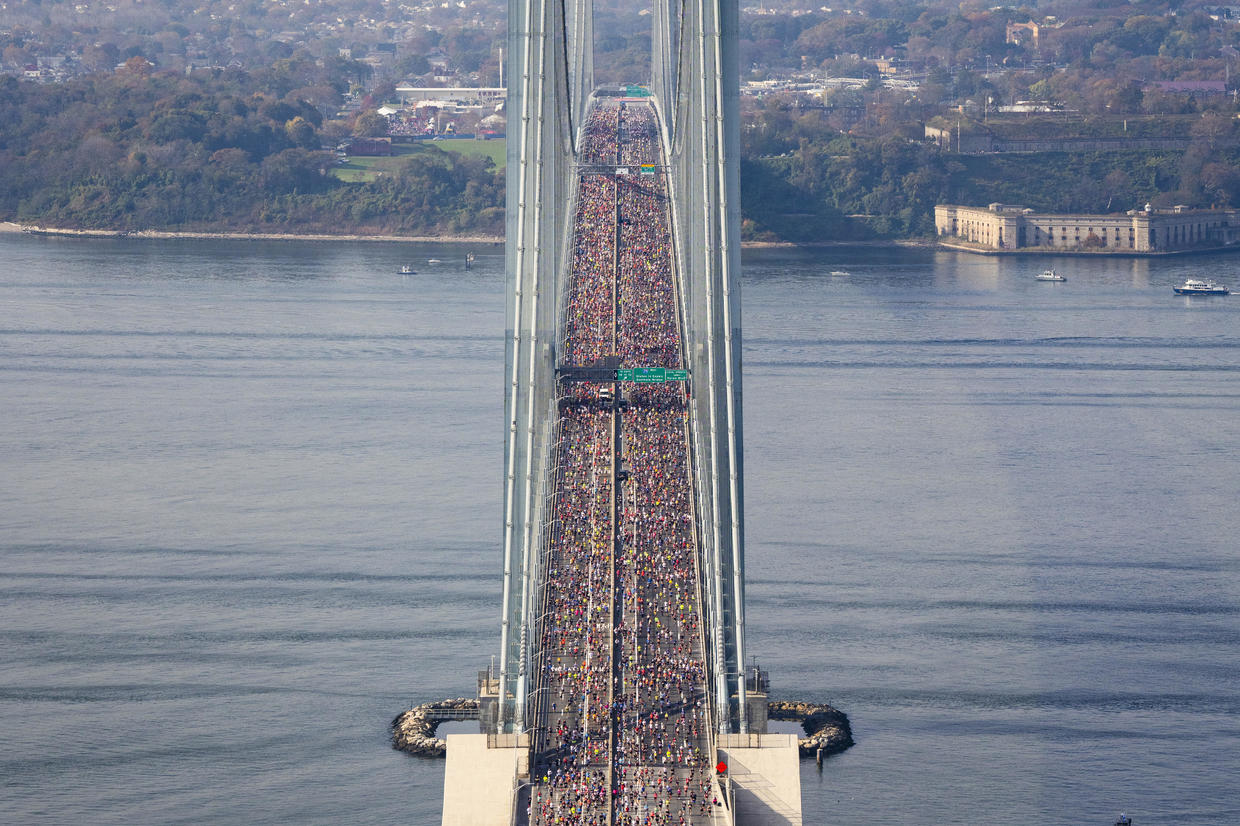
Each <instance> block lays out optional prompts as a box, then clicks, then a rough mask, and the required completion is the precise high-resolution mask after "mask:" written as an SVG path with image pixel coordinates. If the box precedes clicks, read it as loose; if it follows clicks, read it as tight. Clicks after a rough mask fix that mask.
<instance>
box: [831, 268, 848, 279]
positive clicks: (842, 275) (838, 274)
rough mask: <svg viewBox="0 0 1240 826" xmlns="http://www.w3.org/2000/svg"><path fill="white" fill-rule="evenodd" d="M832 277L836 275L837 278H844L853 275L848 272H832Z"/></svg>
mask: <svg viewBox="0 0 1240 826" xmlns="http://www.w3.org/2000/svg"><path fill="white" fill-rule="evenodd" d="M831 275H834V276H836V277H837V278H842V277H844V276H846V275H851V273H849V272H848V270H831Z"/></svg>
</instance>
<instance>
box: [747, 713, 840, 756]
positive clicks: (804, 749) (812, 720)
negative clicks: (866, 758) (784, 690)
mask: <svg viewBox="0 0 1240 826" xmlns="http://www.w3.org/2000/svg"><path fill="white" fill-rule="evenodd" d="M767 716H768V718H769V719H771V720H795V721H797V722H798V723H800V724H801V729H802V730H803V731H804V732H805V735H806V736H805V737H801V738H799V739H798V741H797V743H798V745H799V746H800V750H801V756H802V757H810V758H813V757H816V756H817V754H818V749H822V753H823V756H826V755H830V754H838V753H839V752H842V751H844V750H845V749H846V748H848V747H849V746H851V745H852V744H853V738H852V727H851V726H849V725H848V715H847V714H845V713H844V712H842V711H840V710H839V709H838V708H835V707H833V706H829V705H827V704H825V703H801V702H797V701H795V700H772V701H771V702H770V703H769V704H768V707H767Z"/></svg>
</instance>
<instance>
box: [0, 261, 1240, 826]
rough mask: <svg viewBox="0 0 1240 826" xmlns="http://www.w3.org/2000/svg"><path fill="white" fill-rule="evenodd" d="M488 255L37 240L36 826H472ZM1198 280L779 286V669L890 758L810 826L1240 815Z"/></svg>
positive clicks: (4, 439) (1227, 562) (33, 286)
mask: <svg viewBox="0 0 1240 826" xmlns="http://www.w3.org/2000/svg"><path fill="white" fill-rule="evenodd" d="M475 252H476V253H478V259H477V262H476V264H475V268H474V270H473V271H472V272H465V271H464V267H463V250H461V249H460V248H453V247H446V246H438V247H437V246H417V247H415V246H407V245H386V244H347V243H340V244H325V243H304V242H303V243H291V242H290V243H258V242H254V243H235V242H206V241H202V242H198V241H178V242H151V241H137V240H116V241H110V240H109V241H104V240H91V241H85V240H58V239H46V238H31V237H25V236H0V262H3V263H0V421H3V422H4V427H3V428H2V429H0V468H3V473H2V474H0V652H2V653H0V657H2V661H3V666H4V667H3V669H2V670H0V726H2V729H3V731H4V733H5V734H4V742H5V749H4V754H3V755H0V777H3V783H2V784H0V812H2V813H3V814H0V821H3V822H12V823H69V822H89V823H99V824H111V823H116V824H121V823H126V824H127V823H133V822H145V823H191V822H192V823H236V822H245V823H256V824H257V823H288V822H299V823H340V822H347V823H358V824H369V823H396V822H402V823H418V824H422V823H426V824H433V823H437V822H438V816H439V806H440V796H441V786H442V781H443V767H442V763H437V762H433V761H424V760H418V759H414V758H410V757H408V756H406V755H403V754H400V753H397V752H394V751H392V750H391V749H390V748H389V747H388V730H387V725H388V722H389V721H390V719H391V718H392V717H393V716H394V715H395V714H396V713H397V712H399V711H400V710H401V709H402V708H406V707H408V705H409V704H410V703H412V702H415V701H417V702H421V701H424V700H432V699H441V698H444V697H449V696H460V695H468V694H470V693H471V692H472V690H473V675H474V672H476V671H477V670H478V669H479V668H482V667H485V665H486V662H487V660H488V658H489V656H490V654H491V652H492V651H493V650H495V649H496V648H497V647H498V619H499V605H498V599H499V597H498V595H499V584H500V582H499V580H500V571H499V567H498V566H499V552H498V549H497V540H498V537H499V524H498V517H499V513H500V504H499V502H500V494H501V487H500V480H499V474H500V466H501V450H502V436H503V429H502V395H501V393H502V381H503V376H502V372H503V370H502V364H501V361H502V328H503V323H504V321H503V285H502V259H501V257H500V251H499V250H498V249H494V248H492V249H481V248H479V249H475ZM429 258H438V259H441V260H442V261H443V263H442V264H439V265H428V264H426V259H429ZM405 263H410V264H413V265H414V268H415V269H417V270H419V274H418V275H416V276H410V277H408V278H402V277H401V276H400V275H398V274H397V270H398V269H399V267H400V265H402V264H405ZM1047 266H1055V267H1056V268H1057V269H1059V270H1060V271H1061V272H1065V273H1067V274H1068V276H1069V281H1068V282H1067V283H1066V284H1048V283H1039V282H1035V281H1033V280H1032V276H1033V274H1034V273H1036V272H1038V271H1040V270H1041V269H1044V268H1045V267H1047ZM832 270H842V271H847V272H848V273H849V275H847V276H831V275H829V273H830V272H831V271H832ZM1201 273H1206V274H1208V275H1211V276H1217V277H1219V278H1220V280H1222V281H1224V282H1226V283H1230V284H1231V285H1232V286H1240V259H1237V258H1234V257H1225V256H1219V257H1198V258H1185V259H1179V260H1155V261H1135V262H1134V261H1121V260H1113V261H1108V260H1092V259H1085V260H1069V259H1064V260H1053V259H1051V260H1047V259H1039V260H1034V259H1029V260H1001V259H989V258H978V257H971V256H966V255H962V254H956V253H933V252H927V251H915V250H877V249H861V248H841V249H833V250H826V251H815V252H812V253H805V252H785V251H766V252H754V253H752V254H750V255H748V256H747V259H746V267H745V285H744V286H745V295H744V300H745V307H744V310H745V313H744V322H745V333H746V342H745V357H746V371H745V399H744V413H745V427H746V490H747V510H746V517H747V536H748V592H747V606H748V617H747V619H748V629H749V646H750V650H751V651H755V652H758V653H759V654H760V659H761V662H762V665H763V667H765V668H768V669H769V670H770V671H771V674H772V679H773V681H774V683H775V690H776V693H777V694H778V695H781V696H784V697H789V698H796V699H806V700H815V701H818V700H824V701H829V702H832V703H834V704H836V705H837V706H839V707H840V708H843V709H844V710H845V711H847V712H848V713H849V715H850V716H851V718H852V721H853V728H854V733H855V735H856V738H857V745H856V746H855V747H854V748H853V749H851V750H850V751H848V752H846V753H844V754H842V755H839V756H837V757H834V758H831V759H830V760H828V761H827V763H826V765H825V767H824V769H823V771H822V773H821V774H820V773H819V772H818V771H817V769H816V768H815V767H814V765H813V763H812V762H807V763H805V764H803V767H802V783H803V792H804V800H805V808H806V812H807V818H806V822H807V823H817V822H823V823H838V824H887V823H891V824H894V823H910V822H915V823H929V822H935V823H964V824H976V823H984V822H997V821H1006V820H1016V819H1019V820H1020V821H1025V822H1032V823H1039V824H1085V823H1102V824H1106V823H1111V822H1113V821H1114V817H1115V815H1116V814H1118V812H1119V811H1121V810H1124V811H1127V812H1128V813H1129V814H1131V815H1133V816H1134V819H1135V822H1136V823H1137V824H1138V826H1152V825H1153V824H1172V823H1175V824H1183V823H1203V824H1213V823H1218V824H1231V823H1235V822H1237V820H1240V799H1238V798H1240V795H1237V794H1236V792H1235V789H1234V787H1235V784H1234V778H1235V777H1236V776H1237V775H1240V722H1237V721H1238V720H1240V716H1238V712H1240V687H1238V686H1240V655H1238V654H1237V651H1238V650H1240V649H1238V646H1237V644H1238V643H1240V599H1238V597H1240V561H1238V555H1237V550H1236V539H1235V537H1236V536H1237V535H1240V517H1238V516H1237V505H1236V495H1237V492H1238V488H1240V486H1238V485H1237V480H1238V479H1240V458H1238V457H1240V416H1238V415H1237V414H1238V413H1240V328H1238V326H1237V321H1238V320H1240V298H1237V297H1236V296H1231V297H1228V298H1222V299H1203V298H1180V297H1176V296H1174V295H1173V294H1172V293H1171V290H1170V285H1171V284H1172V283H1174V282H1177V281H1179V280H1182V279H1183V278H1184V277H1187V276H1190V275H1198V274H1201Z"/></svg>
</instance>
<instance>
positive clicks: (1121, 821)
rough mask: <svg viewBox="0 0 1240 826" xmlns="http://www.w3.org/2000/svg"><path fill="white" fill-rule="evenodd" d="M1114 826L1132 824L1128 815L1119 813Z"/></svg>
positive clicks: (1128, 825) (1130, 825)
mask: <svg viewBox="0 0 1240 826" xmlns="http://www.w3.org/2000/svg"><path fill="white" fill-rule="evenodd" d="M1115 826H1132V818H1130V817H1129V816H1128V815H1125V814H1121V815H1120V816H1119V820H1117V821H1115Z"/></svg>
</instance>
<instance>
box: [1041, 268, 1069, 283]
mask: <svg viewBox="0 0 1240 826" xmlns="http://www.w3.org/2000/svg"><path fill="white" fill-rule="evenodd" d="M1034 278H1035V279H1036V280H1038V281H1067V280H1068V276H1066V275H1060V274H1059V273H1057V272H1055V271H1054V270H1042V272H1040V273H1038V274H1037V275H1035V276H1034Z"/></svg>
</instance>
